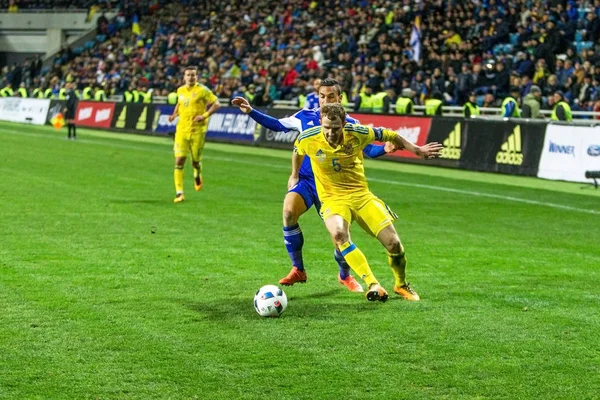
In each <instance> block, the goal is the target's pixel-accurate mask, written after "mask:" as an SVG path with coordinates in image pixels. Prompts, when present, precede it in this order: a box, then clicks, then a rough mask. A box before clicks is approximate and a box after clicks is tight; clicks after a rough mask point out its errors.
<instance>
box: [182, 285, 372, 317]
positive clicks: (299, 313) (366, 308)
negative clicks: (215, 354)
mask: <svg viewBox="0 0 600 400" xmlns="http://www.w3.org/2000/svg"><path fill="white" fill-rule="evenodd" d="M339 293H340V292H339V291H338V290H329V291H324V292H318V293H310V294H304V295H293V296H290V297H288V301H289V302H288V308H287V310H286V312H285V314H284V317H285V319H292V318H299V317H300V318H310V319H318V320H320V319H331V318H332V317H333V318H335V317H339V318H345V317H344V315H345V314H346V313H348V312H353V313H356V312H376V310H377V308H378V307H379V306H384V305H383V304H381V303H378V302H377V303H370V302H368V301H366V299H365V298H364V297H363V296H362V295H360V294H356V296H354V297H355V298H348V297H347V296H344V297H343V298H339V299H335V294H339ZM324 299H325V300H324ZM177 302H178V303H180V304H182V305H183V306H184V307H186V308H187V309H189V310H192V311H194V312H197V313H198V314H200V316H202V319H207V320H209V321H231V320H239V319H242V320H248V321H250V320H256V318H257V314H256V312H255V311H254V307H253V304H252V299H251V298H250V299H241V298H231V299H228V300H227V301H215V300H208V299H207V301H206V302H189V301H186V300H182V299H180V300H177Z"/></svg>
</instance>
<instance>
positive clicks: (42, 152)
mask: <svg viewBox="0 0 600 400" xmlns="http://www.w3.org/2000/svg"><path fill="white" fill-rule="evenodd" d="M65 136H66V130H64V131H62V132H56V131H54V130H53V129H52V128H47V127H34V126H24V125H17V124H9V123H2V124H0V176H1V180H0V210H1V211H0V398H1V399H228V400H231V399H265V398H266V399H275V398H277V399H370V398H372V399H375V398H377V399H382V398H387V399H411V400H412V399H597V398H600V339H599V338H600V333H599V332H600V313H599V311H598V310H599V309H600V307H599V306H600V294H599V293H600V193H599V192H600V191H596V190H593V189H590V188H588V189H581V187H582V185H581V184H569V183H563V182H550V181H542V180H537V179H533V178H523V177H511V176H501V175H492V174H482V173H474V172H466V171H454V170H448V169H439V168H433V167H423V166H413V165H406V164H399V163H392V162H382V161H367V166H366V168H367V174H368V177H369V178H370V181H371V189H372V191H373V192H374V193H375V194H377V195H378V196H379V197H381V198H382V199H384V200H385V201H386V202H387V203H388V204H389V205H390V206H391V207H392V209H393V210H394V211H396V212H397V213H398V214H399V215H400V219H399V221H398V222H397V223H396V227H397V229H398V231H399V232H400V235H401V238H402V240H403V242H404V244H405V246H406V249H407V254H408V258H409V269H408V276H409V280H410V282H411V283H412V284H413V286H414V288H415V289H416V290H417V291H418V292H419V294H420V295H421V297H422V301H421V302H418V303H409V302H406V301H402V300H400V299H399V298H397V296H395V295H393V296H392V297H391V298H390V300H389V301H388V302H387V303H385V304H381V303H376V304H373V303H368V302H367V301H366V300H365V299H364V298H363V297H362V296H361V295H359V294H355V293H350V292H348V291H346V290H345V288H343V287H342V286H341V285H340V284H339V283H338V282H337V280H336V274H337V266H336V265H335V264H334V261H333V257H332V253H333V249H332V246H331V242H330V240H329V239H328V235H327V233H326V231H325V228H324V227H323V226H322V223H321V221H320V219H319V218H318V217H317V215H316V213H315V212H314V211H313V210H311V211H310V212H309V213H307V214H306V215H305V216H303V217H302V219H301V220H300V222H301V226H302V229H303V231H304V235H305V240H306V243H305V252H304V253H305V261H306V265H307V272H308V282H307V284H305V285H300V286H298V285H296V286H294V287H290V288H286V289H285V291H286V293H287V295H288V299H289V305H288V309H287V311H286V313H285V314H284V315H283V316H282V317H281V318H279V319H265V318H260V317H259V316H258V315H257V314H256V313H255V311H254V309H253V305H252V299H253V295H254V292H255V291H256V290H257V289H258V288H259V287H260V286H262V285H265V284H273V283H277V281H278V279H279V278H280V277H282V276H283V275H285V274H286V273H287V272H288V270H289V267H290V266H289V261H288V258H287V253H286V252H285V248H284V245H283V239H282V235H281V204H282V200H283V197H284V194H285V190H286V183H287V178H288V174H289V170H290V165H289V164H290V163H289V158H290V157H289V156H290V154H289V152H286V151H276V150H267V149H258V148H248V147H240V146H230V145H222V144H213V143H209V144H208V145H207V149H206V152H205V162H204V168H205V174H204V175H205V181H206V182H205V187H204V189H203V191H202V192H200V193H196V192H193V186H192V181H191V167H190V166H189V165H187V166H186V202H185V203H183V204H173V203H172V198H173V195H174V189H173V182H172V181H173V167H172V165H173V159H172V152H171V146H172V142H170V141H169V140H168V139H164V138H152V137H144V136H135V135H125V134H115V133H105V132H99V131H94V130H84V129H80V130H79V140H78V141H76V142H71V141H67V140H65ZM353 239H354V242H355V243H356V244H357V245H358V246H359V247H360V248H361V249H362V250H363V252H364V253H365V254H366V256H367V258H368V259H369V260H370V262H371V265H372V268H373V270H374V272H375V274H376V275H377V276H378V277H379V279H380V280H381V282H382V284H383V285H384V286H385V287H387V288H388V289H391V288H392V286H393V279H392V274H391V271H390V270H389V268H388V266H387V263H386V258H385V253H384V250H383V248H382V247H381V246H380V245H379V243H378V242H377V241H376V240H374V239H372V238H370V237H368V236H367V235H366V234H364V233H363V232H362V231H361V230H360V229H359V228H358V226H354V229H353Z"/></svg>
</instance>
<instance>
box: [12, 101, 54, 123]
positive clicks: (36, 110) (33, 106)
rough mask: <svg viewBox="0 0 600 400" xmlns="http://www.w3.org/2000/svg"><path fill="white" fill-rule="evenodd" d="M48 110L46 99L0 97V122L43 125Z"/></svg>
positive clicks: (48, 105)
mask: <svg viewBox="0 0 600 400" xmlns="http://www.w3.org/2000/svg"><path fill="white" fill-rule="evenodd" d="M48 108H50V100H48V99H22V98H20V97H0V120H2V121H11V122H22V123H26V124H33V125H44V124H45V123H46V115H47V114H48Z"/></svg>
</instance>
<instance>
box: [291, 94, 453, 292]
mask: <svg viewBox="0 0 600 400" xmlns="http://www.w3.org/2000/svg"><path fill="white" fill-rule="evenodd" d="M375 140H377V141H380V142H392V143H394V144H395V145H396V146H397V147H398V148H399V149H406V150H408V151H410V152H412V153H414V154H416V155H417V156H419V157H422V158H425V159H431V158H435V157H438V156H439V154H440V151H441V150H442V145H441V144H439V143H435V142H434V143H428V144H426V145H424V146H417V145H415V144H413V143H410V142H409V141H408V140H406V139H404V138H403V137H402V136H400V135H398V134H397V133H396V132H394V131H392V130H387V129H382V128H375V129H373V128H369V127H367V126H364V125H357V124H347V123H346V111H345V110H344V107H343V106H342V105H341V104H337V103H335V104H324V105H322V106H321V126H320V127H314V128H311V129H307V130H305V131H304V132H302V133H301V134H300V135H299V136H298V139H297V140H296V144H295V147H294V156H293V158H292V175H291V176H290V180H289V182H288V185H289V186H293V185H295V184H296V183H297V181H298V170H299V167H300V165H301V163H302V160H303V159H304V156H305V155H306V156H308V157H310V161H311V164H312V168H313V172H314V174H315V180H316V186H317V193H318V194H319V199H320V200H321V216H322V217H323V221H325V226H326V227H327V230H328V231H329V234H330V235H331V239H332V240H333V242H334V244H335V246H336V247H337V248H338V250H339V251H340V252H341V253H342V255H343V256H344V258H345V259H346V261H347V262H348V264H349V265H350V267H351V268H352V269H353V270H354V271H355V272H356V273H357V274H358V275H359V276H360V277H361V278H362V279H363V280H364V281H365V283H366V284H367V285H368V287H369V289H368V291H367V299H368V300H369V301H376V300H379V301H386V300H387V298H388V294H387V291H386V290H385V289H384V288H383V287H382V286H381V285H380V284H379V282H378V281H377V279H376V278H375V276H374V275H373V272H372V271H371V268H370V267H369V263H368V262H367V259H366V258H365V256H364V254H363V253H362V252H361V251H360V250H359V249H358V248H357V247H356V246H355V245H354V244H353V243H352V242H351V241H350V224H351V223H352V221H356V222H358V224H359V225H360V226H361V227H362V228H363V229H364V230H365V231H366V232H367V233H369V234H371V235H373V236H374V237H376V238H377V239H379V241H380V242H381V244H383V246H384V247H385V248H386V250H387V254H388V263H389V265H390V267H391V268H392V271H393V273H394V278H395V284H394V292H396V293H397V294H399V295H400V296H402V297H403V298H405V299H407V300H413V301H417V300H419V295H418V294H417V293H416V292H415V291H414V290H413V289H412V288H411V286H410V284H408V283H407V282H406V277H405V275H406V256H405V254H404V247H403V246H402V243H401V242H400V238H399V237H398V233H396V229H395V228H394V225H393V222H394V220H395V219H396V218H397V216H396V214H394V213H393V212H392V210H390V208H389V207H388V206H387V205H386V204H385V203H384V202H383V201H381V200H379V199H378V198H377V197H375V195H373V193H371V191H370V190H369V186H368V184H367V178H366V177H365V170H364V165H363V155H362V149H363V148H364V147H365V146H366V145H368V144H370V143H373V141H375Z"/></svg>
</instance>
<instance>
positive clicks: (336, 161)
mask: <svg viewBox="0 0 600 400" xmlns="http://www.w3.org/2000/svg"><path fill="white" fill-rule="evenodd" d="M331 165H333V170H334V171H335V172H340V171H341V170H342V164H340V159H339V158H333V159H332V160H331Z"/></svg>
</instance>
